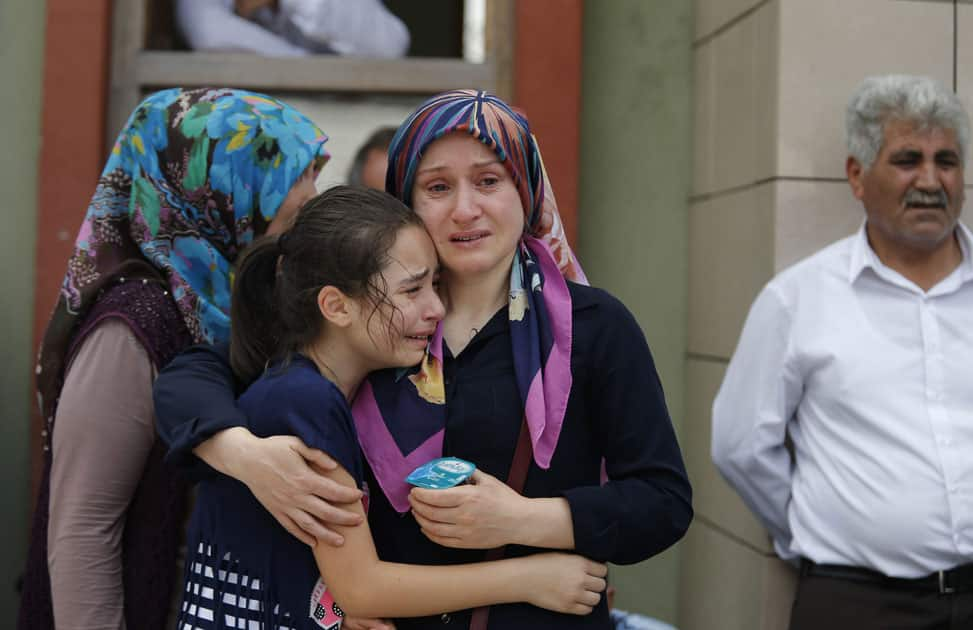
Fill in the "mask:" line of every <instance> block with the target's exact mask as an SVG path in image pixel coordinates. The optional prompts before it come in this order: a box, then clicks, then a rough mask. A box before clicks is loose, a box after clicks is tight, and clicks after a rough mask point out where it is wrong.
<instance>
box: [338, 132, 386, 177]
mask: <svg viewBox="0 0 973 630" xmlns="http://www.w3.org/2000/svg"><path fill="white" fill-rule="evenodd" d="M393 137H395V127H379V128H378V129H376V130H375V131H373V132H372V135H370V136H368V139H367V140H365V142H364V144H362V145H361V146H360V147H359V148H358V152H357V153H355V159H354V160H353V161H352V163H351V168H350V169H348V184H349V185H350V186H365V187H366V188H374V189H375V190H385V167H386V166H387V165H388V160H389V157H388V154H389V145H390V144H391V143H392V138H393Z"/></svg>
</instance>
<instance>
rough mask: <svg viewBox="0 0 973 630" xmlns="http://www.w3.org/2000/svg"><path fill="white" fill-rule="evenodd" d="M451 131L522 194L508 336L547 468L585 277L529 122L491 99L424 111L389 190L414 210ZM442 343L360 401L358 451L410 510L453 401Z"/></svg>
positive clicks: (406, 136) (403, 138)
mask: <svg viewBox="0 0 973 630" xmlns="http://www.w3.org/2000/svg"><path fill="white" fill-rule="evenodd" d="M450 133H466V134H469V135H470V136H471V137H472V138H474V139H475V140H477V141H479V142H482V143H483V144H484V145H486V146H487V147H489V148H490V149H491V150H492V151H493V152H494V153H496V154H497V156H498V158H499V159H500V162H501V163H502V164H503V165H504V167H505V168H506V169H507V170H508V171H509V172H510V175H511V177H512V178H513V182H514V184H515V186H516V187H517V191H518V193H519V195H520V199H521V204H522V206H523V209H524V213H525V233H524V236H523V238H522V239H521V242H520V245H519V246H518V249H517V252H516V254H515V256H514V263H513V266H512V268H511V274H510V296H509V321H510V334H511V339H512V346H513V356H514V372H515V377H516V379H517V384H518V387H519V389H520V393H521V399H522V401H523V405H524V416H525V419H526V422H527V427H528V430H529V433H530V438H531V445H532V447H533V454H534V461H535V462H536V463H537V465H538V466H540V467H541V468H548V467H549V466H550V463H551V457H552V456H553V454H554V449H555V447H556V446H557V440H558V437H559V436H560V432H561V425H562V423H563V422H564V414H565V411H566V409H567V402H568V396H569V395H570V392H571V365H570V363H571V297H570V294H569V292H568V287H567V284H566V282H565V279H564V278H565V277H567V278H568V279H570V280H575V281H578V282H586V279H585V277H584V273H583V272H582V270H581V266H580V265H579V264H578V262H577V259H576V258H575V256H574V253H573V252H572V251H571V248H570V247H569V245H568V243H567V239H566V238H565V236H564V230H563V227H562V224H561V219H560V215H559V214H558V212H557V205H556V203H555V200H554V194H553V192H552V191H551V186H550V183H549V181H548V178H547V173H546V172H545V170H544V163H543V160H542V159H541V154H540V150H539V149H538V147H537V142H536V140H535V138H534V136H533V135H532V134H531V132H530V125H529V123H528V122H527V118H526V117H525V116H523V115H521V114H519V113H517V112H515V111H514V110H513V109H511V108H510V106H509V105H507V104H506V103H504V102H503V101H501V100H500V99H498V98H497V97H495V96H493V95H491V94H487V93H486V92H477V91H474V90H453V91H450V92H445V93H443V94H440V95H438V96H435V97H433V98H431V99H429V100H428V101H426V102H425V103H423V104H422V105H420V106H419V108H418V109H417V110H416V111H415V112H414V113H413V114H412V115H411V116H410V117H409V118H408V119H406V121H405V122H404V123H403V124H402V126H401V127H399V130H398V132H397V133H396V134H395V138H393V140H392V144H391V145H390V146H389V167H388V172H387V175H386V183H385V186H386V190H387V191H388V192H390V193H391V194H393V195H395V196H396V197H398V198H399V199H401V200H402V201H403V202H405V203H406V204H409V205H411V203H412V188H413V185H414V183H415V175H416V171H417V170H418V168H419V165H420V163H421V161H422V156H423V153H424V152H425V150H426V148H427V147H428V146H429V145H430V144H432V143H433V142H435V141H436V140H437V139H439V138H441V137H443V136H444V135H446V134H450ZM542 213H549V214H550V216H551V218H552V225H551V226H550V228H548V229H542V228H541V217H542ZM562 274H563V275H562ZM442 344H443V339H442V325H440V327H439V329H438V330H437V332H436V334H435V335H434V336H433V339H432V340H431V342H430V344H429V348H428V350H427V353H426V358H425V359H424V360H423V363H422V365H421V366H419V368H417V369H416V370H412V373H411V374H410V375H409V376H408V378H402V376H403V375H402V374H401V372H400V373H395V372H393V371H388V370H386V371H384V372H378V373H375V374H373V375H372V376H371V377H370V378H369V380H368V381H367V382H366V383H364V384H363V385H362V387H361V389H360V390H359V392H358V395H357V397H356V399H355V403H354V407H353V412H354V415H355V422H356V425H357V427H358V434H359V439H360V440H361V443H362V449H363V451H364V453H365V456H366V458H367V459H368V462H369V465H370V466H371V468H372V471H373V472H374V473H375V477H376V479H377V480H378V482H379V484H380V485H381V487H382V490H383V492H384V493H385V495H386V496H387V497H388V498H389V501H390V502H391V504H392V506H393V507H394V508H395V509H396V510H398V511H400V512H404V511H406V510H408V509H409V503H408V491H409V488H408V486H407V485H406V484H405V481H404V479H405V477H406V475H408V473H410V472H411V471H412V470H413V469H414V468H416V467H417V466H419V465H420V464H423V463H425V462H426V461H428V460H430V459H433V458H434V457H439V456H440V455H441V454H442V448H443V437H444V433H445V427H446V409H445V405H448V404H449V401H448V400H446V394H445V387H444V383H443V371H442V365H443V364H442V358H443V345H442Z"/></svg>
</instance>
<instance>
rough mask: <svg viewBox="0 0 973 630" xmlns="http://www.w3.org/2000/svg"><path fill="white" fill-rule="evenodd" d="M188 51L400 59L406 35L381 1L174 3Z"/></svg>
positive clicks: (198, 0) (216, 0)
mask: <svg viewBox="0 0 973 630" xmlns="http://www.w3.org/2000/svg"><path fill="white" fill-rule="evenodd" d="M175 12H176V23H177V24H178V25H179V29H180V31H181V32H182V34H183V37H185V39H186V42H187V43H188V44H189V46H190V48H193V49H194V50H203V51H215V52H252V53H257V54H261V55H266V56H268V57H301V56H305V55H313V54H333V55H344V56H349V57H380V58H388V59H392V58H397V57H403V56H405V54H406V53H407V52H408V50H409V30H408V28H406V26H405V24H404V23H403V22H402V20H400V19H399V18H398V17H396V16H395V14H394V13H392V12H391V11H389V10H388V9H387V8H386V7H385V5H384V4H383V3H382V2H381V0H352V1H349V0H176V5H175Z"/></svg>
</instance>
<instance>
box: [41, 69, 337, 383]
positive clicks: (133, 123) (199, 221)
mask: <svg viewBox="0 0 973 630" xmlns="http://www.w3.org/2000/svg"><path fill="white" fill-rule="evenodd" d="M325 141H327V136H325V135H324V133H323V132H322V131H321V130H320V129H319V128H318V127H317V126H316V125H315V124H314V123H312V122H311V121H310V120H309V119H308V118H307V117H305V116H304V115H303V114H301V113H300V112H298V111H297V110H295V109H293V108H292V107H289V106H288V105H285V104H284V103H282V102H280V101H278V100H276V99H274V98H270V97H268V96H264V95H262V94H256V93H254V92H247V91H243V90H230V89H206V88H201V89H194V90H182V89H171V90H165V91H162V92H157V93H155V94H153V95H151V96H149V97H148V98H146V99H145V100H144V101H143V102H142V103H141V104H139V106H138V107H137V108H136V109H135V111H134V112H132V115H131V117H130V118H129V119H128V122H127V123H126V125H125V127H124V128H123V129H122V132H121V133H120V134H119V136H118V140H117V141H116V142H115V145H114V147H113V148H112V151H111V155H110V156H109V158H108V163H107V164H106V165H105V168H104V171H102V174H101V177H100V178H99V180H98V184H97V185H96V187H95V193H94V196H93V197H92V199H91V203H90V204H89V206H88V212H87V214H86V215H85V218H84V221H83V222H82V223H81V229H80V230H79V232H78V237H77V240H76V241H75V245H74V252H73V253H72V255H71V257H70V259H69V260H68V269H67V273H66V274H65V276H64V281H63V283H62V285H61V294H60V296H59V299H58V302H57V305H56V306H55V309H54V314H53V315H52V317H51V321H50V324H49V325H48V329H47V331H46V333H45V336H44V343H43V345H42V346H41V357H40V359H41V360H40V365H39V368H40V370H39V373H40V374H42V375H43V377H41V378H39V382H38V385H39V387H40V389H41V391H42V392H44V384H45V382H46V381H47V378H46V377H50V378H55V377H56V375H57V374H58V373H59V372H60V369H59V368H62V367H63V365H62V363H63V361H64V354H65V352H66V349H67V347H68V344H69V342H70V338H71V334H72V331H73V330H74V326H75V324H76V323H77V321H78V320H79V318H80V317H83V316H84V313H85V312H86V310H87V308H88V307H89V306H90V305H91V303H92V302H93V301H94V300H95V299H96V297H97V294H98V291H99V290H100V289H102V288H103V287H105V286H106V284H107V283H108V282H110V281H112V280H113V279H116V278H117V277H118V276H122V275H130V274H133V273H136V274H138V273H142V274H144V272H145V271H148V272H149V273H153V272H155V275H157V276H160V277H161V279H162V281H163V282H164V283H166V284H167V285H168V288H169V291H170V293H171V295H172V297H173V299H175V301H176V304H177V306H178V307H179V310H180V312H181V313H182V316H183V319H184V320H185V322H186V326H187V328H188V330H189V332H190V334H191V335H192V336H193V338H194V340H195V341H196V342H202V341H206V342H214V341H222V340H225V339H227V338H228V337H229V330H230V325H229V324H230V320H229V310H230V283H231V267H232V263H233V261H234V260H235V259H236V257H237V255H238V254H239V253H240V251H242V250H243V249H244V248H245V247H246V246H247V245H248V244H249V243H250V242H251V241H252V240H253V238H254V236H255V235H259V234H261V233H262V232H263V231H264V230H266V228H267V225H268V224H269V223H270V221H272V220H273V218H274V217H275V216H276V214H277V210H278V208H279V207H280V205H281V202H282V201H283V200H284V198H285V197H286V196H287V193H288V192H289V191H290V189H291V188H292V187H293V186H294V184H295V183H296V182H297V181H298V179H299V178H300V177H301V175H302V174H303V173H304V171H305V170H306V169H307V168H308V166H310V165H312V164H315V165H316V166H317V167H320V166H322V165H323V164H324V162H325V161H327V159H328V154H327V152H326V151H325V150H324V143H325ZM139 268H141V269H142V270H143V271H142V272H138V271H137V270H138V269H139Z"/></svg>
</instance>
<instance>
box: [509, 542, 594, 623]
mask: <svg viewBox="0 0 973 630" xmlns="http://www.w3.org/2000/svg"><path fill="white" fill-rule="evenodd" d="M521 560H523V561H525V562H527V563H529V568H528V570H527V576H526V577H527V579H526V580H525V582H524V583H525V584H528V585H529V588H525V589H524V593H525V595H526V601H527V603H529V604H533V605H534V606H537V607H539V608H546V609H547V610H553V611H554V612H559V613H566V614H569V615H587V614H589V613H590V612H591V611H592V610H594V608H595V606H597V605H598V602H600V601H601V594H602V593H603V592H604V591H605V586H606V582H605V576H606V575H608V566H607V565H604V564H601V563H599V562H594V561H592V560H588V559H587V558H585V557H583V556H578V555H574V554H567V553H540V554H535V555H533V556H527V557H526V558H521Z"/></svg>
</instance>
